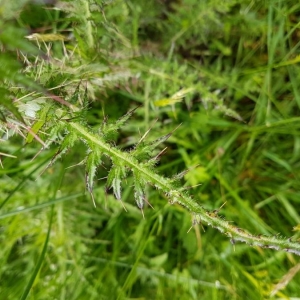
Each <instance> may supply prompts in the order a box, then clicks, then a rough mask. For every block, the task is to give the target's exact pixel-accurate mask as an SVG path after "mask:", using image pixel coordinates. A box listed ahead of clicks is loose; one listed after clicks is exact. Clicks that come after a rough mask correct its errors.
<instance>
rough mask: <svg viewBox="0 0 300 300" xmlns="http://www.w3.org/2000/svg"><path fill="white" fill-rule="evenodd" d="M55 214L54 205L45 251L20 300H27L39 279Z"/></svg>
mask: <svg viewBox="0 0 300 300" xmlns="http://www.w3.org/2000/svg"><path fill="white" fill-rule="evenodd" d="M53 212H54V206H53V205H52V207H51V213H50V220H49V226H48V232H47V236H46V239H45V243H44V247H43V250H42V253H41V255H40V257H39V259H38V262H37V264H36V266H35V268H34V271H33V273H32V275H31V277H30V279H29V282H28V283H27V285H26V287H25V290H24V292H23V294H22V296H21V298H20V300H25V299H27V297H28V295H29V293H30V290H31V288H32V286H33V283H34V280H35V278H36V277H37V275H38V273H39V271H40V269H41V266H42V264H43V261H44V259H45V256H46V252H47V248H48V243H49V239H50V232H51V227H52V221H53V214H54V213H53Z"/></svg>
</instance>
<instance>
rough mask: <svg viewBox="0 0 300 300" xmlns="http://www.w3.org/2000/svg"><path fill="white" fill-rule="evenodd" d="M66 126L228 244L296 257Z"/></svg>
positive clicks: (296, 248)
mask: <svg viewBox="0 0 300 300" xmlns="http://www.w3.org/2000/svg"><path fill="white" fill-rule="evenodd" d="M68 124H69V126H70V127H71V128H72V129H73V130H75V131H76V132H77V134H78V135H79V136H80V137H81V138H82V139H83V140H85V141H87V142H89V143H92V144H94V145H97V147H99V150H100V151H101V152H102V153H103V154H105V155H107V156H108V157H110V158H111V159H112V160H113V161H120V162H121V163H122V164H124V165H126V167H127V168H129V169H130V170H131V171H133V172H138V173H139V174H140V176H142V177H143V178H144V180H145V181H146V182H148V183H149V184H151V185H153V186H155V187H156V188H157V189H159V190H160V191H162V192H163V193H164V194H166V195H167V196H168V198H170V200H171V202H172V203H178V204H180V205H182V206H184V207H185V208H187V209H188V210H189V211H190V212H191V213H192V214H193V215H194V223H195V224H197V223H200V222H203V223H205V224H207V225H208V226H211V227H213V228H216V229H218V230H219V231H220V232H222V233H223V234H225V235H227V236H228V237H230V241H231V243H233V244H234V243H235V242H236V241H240V242H245V243H247V244H249V245H251V246H259V247H262V248H269V249H274V250H284V251H286V252H290V253H294V254H297V255H300V243H298V242H292V241H291V239H281V238H278V237H272V236H270V237H267V236H260V235H252V234H250V233H249V232H247V231H246V230H244V229H241V228H239V227H237V226H235V225H232V224H231V223H230V222H228V221H226V220H224V219H222V218H220V217H219V216H218V211H208V210H206V209H205V208H203V207H202V206H201V205H199V204H198V203H197V202H196V201H195V200H193V199H192V198H191V196H190V195H188V194H187V193H183V192H181V191H179V190H177V189H176V188H174V187H173V185H172V184H171V181H170V180H169V179H167V178H164V177H163V176H160V175H158V174H156V173H155V172H153V171H152V170H150V169H149V168H148V167H147V166H145V165H144V164H143V163H140V162H139V161H138V160H136V159H135V158H134V157H132V155H130V153H127V152H123V151H121V150H119V149H117V148H115V147H113V146H111V145H110V144H108V143H106V142H104V141H103V140H102V139H101V138H100V137H98V136H96V135H94V134H92V133H90V132H88V131H87V130H86V129H85V128H84V127H83V126H81V125H79V124H77V123H73V122H70V123H68Z"/></svg>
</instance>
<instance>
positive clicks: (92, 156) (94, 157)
mask: <svg viewBox="0 0 300 300" xmlns="http://www.w3.org/2000/svg"><path fill="white" fill-rule="evenodd" d="M101 156H102V153H101V151H99V149H97V148H94V149H93V150H92V151H91V152H90V153H89V155H88V157H87V160H86V187H87V189H88V191H89V192H90V193H92V192H93V186H94V178H95V175H96V171H97V168H98V166H99V165H100V164H101Z"/></svg>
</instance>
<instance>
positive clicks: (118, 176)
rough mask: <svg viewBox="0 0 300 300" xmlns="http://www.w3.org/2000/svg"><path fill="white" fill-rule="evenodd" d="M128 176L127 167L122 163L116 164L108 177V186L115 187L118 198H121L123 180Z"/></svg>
mask: <svg viewBox="0 0 300 300" xmlns="http://www.w3.org/2000/svg"><path fill="white" fill-rule="evenodd" d="M125 177H126V168H125V167H124V166H122V165H121V166H120V165H114V166H113V167H112V168H111V169H110V171H109V173H108V177H107V186H108V187H109V188H112V189H113V193H114V195H115V197H116V199H117V200H121V182H122V179H123V178H125Z"/></svg>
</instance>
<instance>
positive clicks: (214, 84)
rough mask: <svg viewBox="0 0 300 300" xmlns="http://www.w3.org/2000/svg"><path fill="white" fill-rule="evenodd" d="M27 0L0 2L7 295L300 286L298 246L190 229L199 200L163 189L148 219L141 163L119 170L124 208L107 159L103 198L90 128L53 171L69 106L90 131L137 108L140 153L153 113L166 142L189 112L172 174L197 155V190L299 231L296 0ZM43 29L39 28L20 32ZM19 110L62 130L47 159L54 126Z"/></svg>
mask: <svg viewBox="0 0 300 300" xmlns="http://www.w3.org/2000/svg"><path fill="white" fill-rule="evenodd" d="M23 2H24V3H25V2H26V1H22V3H23ZM22 3H21V1H20V3H19V6H18V7H17V8H11V7H9V6H10V4H9V3H8V2H7V3H5V1H4V2H3V3H2V2H0V14H2V16H5V17H3V18H2V21H1V22H0V32H8V29H9V30H11V31H13V32H14V35H11V34H6V35H3V34H1V36H2V37H1V36H0V50H1V52H0V58H1V59H0V61H2V62H5V63H6V66H7V68H6V70H8V71H4V69H3V70H0V82H1V85H2V88H1V90H0V92H1V95H2V98H1V100H0V101H1V102H0V104H1V107H0V120H1V121H0V122H1V124H0V128H1V131H2V133H1V135H2V136H1V141H0V152H1V153H2V154H3V153H4V154H5V155H2V156H1V162H2V164H3V168H2V169H0V174H1V176H0V208H1V211H0V224H1V225H0V232H1V235H0V240H1V245H2V247H1V248H0V295H1V298H3V299H12V300H14V299H26V297H27V299H39V300H40V299H218V300H219V299H269V298H270V297H271V296H272V295H273V296H274V298H275V299H280V298H281V299H283V298H284V299H289V298H295V299H297V298H299V296H300V292H299V283H300V275H299V272H298V270H299V256H296V255H295V254H292V253H287V252H284V251H275V250H271V249H263V248H260V247H257V246H255V247H251V246H250V245H248V244H244V243H239V242H235V241H234V240H233V241H232V243H231V242H230V239H229V238H228V237H227V236H226V235H224V234H221V233H220V232H219V231H217V230H216V229H214V228H211V227H209V226H207V224H205V223H204V222H203V224H202V223H199V224H197V225H195V226H193V227H192V215H191V213H190V212H189V211H188V210H186V209H185V208H184V207H183V206H180V205H178V204H174V205H171V204H170V203H169V202H168V198H167V197H166V196H165V195H164V194H163V193H159V191H158V190H156V189H155V188H153V187H151V186H147V187H146V190H145V192H146V197H147V201H149V203H151V205H152V206H153V207H154V209H152V208H151V207H150V206H149V205H147V203H146V205H145V206H146V207H145V208H144V214H145V218H143V216H142V213H141V211H140V209H139V208H138V207H137V205H136V203H135V198H134V187H133V186H134V183H135V180H134V178H133V176H129V177H128V178H127V179H126V180H125V179H122V201H123V203H124V205H125V206H126V210H127V211H125V210H124V209H123V206H122V203H121V202H120V201H117V200H116V199H115V198H114V195H113V191H112V190H109V191H108V194H107V195H106V189H105V185H106V179H105V177H106V176H107V174H108V172H109V170H110V167H111V162H110V161H109V158H108V157H103V163H102V167H100V168H98V171H97V175H96V178H95V180H94V189H93V195H94V198H95V202H96V206H97V207H96V208H95V207H94V206H93V202H92V199H91V196H90V194H89V193H88V191H86V186H85V177H86V171H85V166H84V164H83V163H81V164H80V162H82V161H83V160H84V159H85V157H86V156H87V150H86V149H87V148H86V146H85V145H83V144H82V143H80V142H79V141H75V143H74V145H73V147H72V148H71V149H68V150H67V149H65V150H66V151H65V152H66V153H65V155H64V156H62V157H59V159H58V160H57V161H56V162H55V164H53V165H50V166H49V167H48V168H47V169H45V168H46V166H47V164H48V163H49V162H50V160H51V157H53V156H55V154H56V153H57V150H58V149H60V147H61V145H64V143H65V144H66V145H69V144H68V143H67V142H66V133H67V132H66V128H67V126H65V125H64V126H65V127H63V126H62V131H60V132H56V131H55V130H56V129H55V128H56V127H55V126H56V125H57V124H62V123H61V122H63V120H64V119H67V121H65V124H66V123H67V122H69V124H71V122H75V123H76V122H81V124H82V123H84V124H85V125H84V126H86V128H87V129H88V130H90V132H91V134H92V132H94V131H97V132H98V131H99V130H101V128H102V127H103V119H104V118H105V116H108V120H109V122H113V121H114V120H117V119H119V118H120V117H122V116H123V115H124V114H125V113H126V112H128V111H129V110H131V109H133V108H135V107H137V106H139V108H138V109H137V110H136V111H135V113H134V115H133V116H132V117H131V118H130V120H128V121H127V123H126V125H122V126H121V128H120V131H119V133H118V134H117V133H115V134H112V136H111V138H112V139H113V140H114V142H113V143H112V145H114V143H115V144H116V145H117V146H118V148H119V149H120V150H123V151H129V150H130V149H132V148H133V146H134V145H135V144H136V143H138V141H139V140H140V139H141V136H143V134H144V133H145V132H146V131H147V130H148V129H149V128H151V130H150V132H149V137H147V139H146V140H147V141H152V140H155V139H157V138H159V137H161V136H163V135H165V134H168V133H169V132H171V131H173V130H174V129H175V128H176V127H177V126H178V125H179V124H181V125H180V126H179V127H178V128H177V129H176V130H175V131H174V132H173V134H172V136H171V137H170V138H169V139H168V140H167V141H165V142H164V143H163V144H162V145H159V146H158V148H157V150H156V152H155V153H154V155H156V154H157V153H159V152H160V151H161V150H163V149H164V147H168V148H167V150H166V151H165V153H164V155H162V156H161V159H160V161H159V162H158V163H157V165H156V167H155V169H156V170H157V171H158V173H159V174H160V175H162V176H166V177H167V176H168V177H169V176H172V175H174V174H177V173H179V172H181V171H183V170H185V169H187V168H190V171H189V172H188V173H187V174H186V175H185V176H184V178H183V179H182V181H181V183H180V184H181V185H182V186H186V187H188V188H189V187H192V188H189V192H190V193H191V194H192V195H193V199H194V201H195V202H196V203H199V204H200V205H201V206H203V207H204V208H205V209H208V210H211V211H212V210H216V209H219V208H220V207H221V206H222V208H221V209H220V210H219V215H220V216H221V217H222V218H224V219H226V220H228V221H231V222H232V223H231V224H232V225H234V226H237V227H239V228H243V229H245V230H247V231H249V232H251V233H252V234H255V235H262V236H276V237H278V238H280V237H292V241H295V242H298V241H299V224H300V216H299V214H300V213H299V209H298V206H299V202H300V200H299V199H300V184H299V175H298V174H299V171H300V164H299V161H300V160H299V158H300V139H299V129H300V128H299V125H298V124H300V123H299V121H300V118H299V116H298V115H299V105H300V98H299V97H300V91H299V87H298V82H299V75H298V74H299V73H300V72H299V71H300V70H299V64H298V61H299V58H298V55H299V46H300V44H299V42H298V37H299V28H298V27H299V24H298V17H297V16H298V14H299V11H300V4H299V3H298V2H297V1H252V2H249V1H233V0H231V1H226V2H224V1H213V0H211V1H196V0H184V1H165V2H163V1H150V2H149V1H144V0H143V1H126V2H125V1H121V0H116V1H105V2H103V1H102V2H101V1H96V2H93V3H90V2H89V1H72V2H67V1H61V2H60V4H57V9H56V10H51V9H50V10H49V9H47V10H45V9H44V8H43V6H38V7H37V8H35V9H37V10H38V11H40V12H39V14H42V13H44V14H45V17H44V18H42V20H41V21H40V22H41V23H35V24H34V23H32V20H33V19H32V18H31V17H30V14H29V15H28V13H29V12H30V11H31V12H34V11H35V9H33V8H32V7H30V5H29V4H28V3H27V4H25V6H23V4H22ZM87 4H89V6H86V5H87ZM37 20H38V19H37ZM7 28H8V29H7ZM4 29H6V31H5V30H4ZM26 30H27V32H26ZM30 30H31V31H30ZM34 32H38V33H39V34H40V36H39V37H38V39H39V40H38V41H34V40H32V41H30V40H29V41H28V40H26V39H25V38H24V36H25V35H27V36H28V35H30V34H33V33H34ZM50 33H51V34H54V35H53V36H52V39H53V40H52V41H51V42H49V41H46V36H43V34H50ZM55 34H63V35H65V37H66V40H65V41H64V42H62V41H61V40H59V36H58V35H55ZM12 36H15V37H16V38H12ZM48 38H49V36H48ZM38 49H39V50H38ZM39 51H40V52H39ZM45 53H46V54H48V57H47V56H45ZM18 70H19V72H18ZM41 87H43V88H41ZM47 91H48V92H47ZM179 91H181V92H182V93H183V95H179V94H178V92H179ZM50 94H51V95H50ZM49 95H50V96H49ZM53 95H56V97H55V96H53ZM12 99H13V100H14V102H12ZM62 100H64V101H66V102H63V101H62ZM76 109H77V111H76ZM72 110H73V113H70V111H72ZM34 111H36V113H35V116H32V114H33V113H34ZM30 113H31V115H30ZM68 118H72V119H70V120H68ZM23 121H24V122H25V123H26V124H27V126H29V127H30V128H31V129H32V130H33V132H34V133H35V134H37V136H38V138H40V139H41V140H42V141H43V142H44V143H46V144H47V145H48V143H49V147H48V149H44V150H43V151H41V152H40V153H39V154H38V155H37V156H36V157H35V155H36V154H37V153H38V152H39V151H40V149H41V147H42V145H41V141H38V140H37V137H36V136H35V137H33V138H32V135H30V133H28V130H26V129H25V128H24V127H22V124H23V123H22V122H23ZM64 130H65V131H64ZM31 133H32V132H31ZM81 139H82V136H81ZM31 140H32V141H31ZM26 141H27V143H26ZM7 155H12V156H14V157H10V156H7ZM33 157H35V158H34V159H33ZM43 171H44V172H43ZM42 172H43V174H42V175H41V173H42ZM102 178H104V179H102ZM198 184H201V185H200V186H196V185H198ZM224 204H225V205H224ZM297 226H298V227H297ZM293 229H294V230H293Z"/></svg>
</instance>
